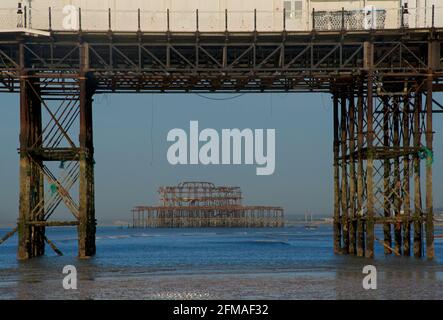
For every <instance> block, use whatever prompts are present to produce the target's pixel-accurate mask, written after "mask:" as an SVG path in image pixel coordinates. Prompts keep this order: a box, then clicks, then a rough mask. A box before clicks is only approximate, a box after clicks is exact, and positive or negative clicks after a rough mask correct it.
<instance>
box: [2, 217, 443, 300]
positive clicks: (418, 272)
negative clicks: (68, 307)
mask: <svg viewBox="0 0 443 320" xmlns="http://www.w3.org/2000/svg"><path fill="white" fill-rule="evenodd" d="M8 231H10V229H8V228H0V236H2V235H4V234H6V233H7V232H8ZM381 232H382V231H381V230H377V233H378V234H377V236H378V237H379V238H382V233H381ZM436 234H443V228H441V227H439V228H437V229H436ZM47 237H48V238H49V239H50V240H52V241H53V242H54V243H55V244H56V246H57V247H58V248H59V249H60V250H61V251H62V252H63V256H57V255H56V254H55V253H54V252H53V251H52V249H51V248H50V247H49V246H47V248H46V255H45V256H43V257H40V258H36V259H31V260H29V261H21V262H20V261H17V260H16V251H17V236H16V235H15V236H14V237H12V238H10V239H9V240H8V241H7V242H5V243H3V244H2V245H0V299H39V300H40V299H100V300H102V299H106V300H107V299H136V300H139V299H155V300H157V299H162V300H163V299H172V300H176V299H180V300H182V299H185V300H187V299H205V300H207V299H246V300H249V299H328V300H329V299H401V300H403V299H426V300H427V299H443V239H441V238H438V239H436V240H435V249H436V258H435V259H434V260H433V261H428V260H427V259H417V258H413V257H398V256H394V255H389V256H385V255H384V253H383V247H382V245H381V244H380V243H378V242H377V243H376V247H375V249H376V253H375V258H374V259H366V258H360V257H355V256H346V255H334V253H333V248H332V228H331V227H330V226H326V225H324V226H319V227H318V229H316V230H306V229H305V228H304V226H293V227H285V228H258V229H241V228H235V229H231V228H230V229H227V228H216V229H215V228H207V229H133V228H127V227H124V228H122V227H98V229H97V254H96V256H94V257H93V258H90V259H86V260H80V259H78V258H77V237H76V229H75V228H71V227H66V228H65V227H63V228H49V229H48V230H47ZM67 265H71V266H74V267H75V269H76V271H77V279H78V280H77V289H65V288H64V287H63V280H64V278H65V277H66V276H67V274H64V273H63V269H64V267H65V266H67ZM366 265H372V266H374V267H375V270H376V272H375V273H374V274H373V275H375V276H376V277H375V278H372V280H373V281H374V283H375V284H376V289H374V288H372V289H367V288H366V289H365V288H364V286H363V280H364V278H365V276H367V275H366V274H365V273H363V269H364V267H365V266H366Z"/></svg>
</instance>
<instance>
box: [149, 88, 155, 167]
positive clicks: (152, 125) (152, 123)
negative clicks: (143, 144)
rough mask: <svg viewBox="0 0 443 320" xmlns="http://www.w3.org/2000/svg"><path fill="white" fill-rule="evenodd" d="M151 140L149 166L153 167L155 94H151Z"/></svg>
mask: <svg viewBox="0 0 443 320" xmlns="http://www.w3.org/2000/svg"><path fill="white" fill-rule="evenodd" d="M149 136H150V139H151V143H150V144H151V161H150V163H149V165H150V166H151V167H152V163H153V162H154V94H153V93H151V125H150V133H149Z"/></svg>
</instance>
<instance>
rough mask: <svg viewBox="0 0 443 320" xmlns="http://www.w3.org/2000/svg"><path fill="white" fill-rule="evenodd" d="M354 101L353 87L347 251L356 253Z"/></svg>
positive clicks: (350, 107)
mask: <svg viewBox="0 0 443 320" xmlns="http://www.w3.org/2000/svg"><path fill="white" fill-rule="evenodd" d="M355 140H356V139H355V102H354V87H351V88H350V90H349V216H350V218H349V253H350V254H354V255H355V254H357V248H356V243H357V242H356V234H357V219H356V218H357V215H356V209H355V207H356V206H355V199H356V196H355V195H356V177H355Z"/></svg>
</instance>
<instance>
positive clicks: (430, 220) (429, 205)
mask: <svg viewBox="0 0 443 320" xmlns="http://www.w3.org/2000/svg"><path fill="white" fill-rule="evenodd" d="M440 65H441V46H440V42H439V41H435V40H434V39H433V40H431V41H429V43H428V77H427V79H426V80H427V82H426V91H427V95H426V147H427V148H428V149H429V150H430V151H431V152H433V151H434V149H433V137H434V133H433V131H432V103H433V101H432V99H433V94H432V91H433V90H432V82H433V72H434V70H435V69H439V68H440ZM428 160H429V159H427V162H429V163H427V164H426V256H427V257H428V259H433V258H434V255H435V252H434V212H433V210H434V208H433V194H432V159H431V160H429V161H428Z"/></svg>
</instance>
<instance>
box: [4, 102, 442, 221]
mask: <svg viewBox="0 0 443 320" xmlns="http://www.w3.org/2000/svg"><path fill="white" fill-rule="evenodd" d="M232 96H233V95H214V94H212V95H204V97H203V96H200V95H196V94H154V95H153V94H113V95H96V96H95V102H94V139H95V141H94V143H95V161H96V166H95V183H96V215H97V219H98V221H99V223H109V222H111V221H113V220H128V219H129V217H130V209H131V208H132V207H133V206H134V205H141V204H146V205H150V204H152V205H156V204H158V198H157V188H158V187H159V186H160V185H175V184H178V183H179V182H180V181H189V180H198V181H210V182H214V183H215V184H217V185H218V184H220V185H236V186H240V187H242V190H243V193H244V197H245V199H244V203H245V204H257V205H278V206H283V207H284V208H285V212H286V214H287V215H294V214H298V215H304V213H305V212H307V211H309V212H312V213H314V214H317V215H329V214H331V213H332V108H331V99H330V96H329V95H327V94H312V93H307V94H300V93H297V94H294V93H272V94H271V93H262V94H244V95H240V96H238V95H234V96H237V97H236V98H234V99H230V100H213V99H214V98H215V99H219V98H226V97H232ZM205 97H210V98H213V99H207V98H205ZM0 108H1V113H0V150H1V151H0V223H2V224H5V223H8V224H9V223H13V222H14V221H15V220H16V218H17V212H18V170H19V168H18V153H17V148H18V132H19V131H18V130H19V104H18V95H16V94H2V100H1V107H0ZM191 120H198V121H199V127H200V130H202V129H204V128H214V129H216V130H217V131H219V132H221V129H225V128H240V129H242V128H251V129H259V128H263V129H266V128H275V129H276V168H275V172H274V174H273V175H271V176H257V175H256V172H255V166H251V165H229V166H223V165H218V166H216V165H209V166H203V165H187V166H183V165H181V166H172V165H170V164H169V163H168V161H167V159H166V153H167V149H168V147H169V146H170V144H171V143H170V142H167V140H166V136H167V133H168V131H169V130H171V129H173V128H183V129H184V130H186V131H188V130H189V121H191ZM442 129H443V116H440V115H436V116H435V120H434V130H435V131H437V134H436V136H435V146H434V148H435V149H436V150H435V157H434V158H435V162H434V199H435V206H436V207H438V206H443V201H442V200H441V194H442V191H443V174H442V172H441V170H440V168H442V164H443V161H442V160H441V159H442V156H443V143H442V141H443V133H442ZM67 216H68V213H66V212H65V211H64V210H63V209H62V210H60V213H58V214H57V218H58V219H61V218H65V217H67Z"/></svg>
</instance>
